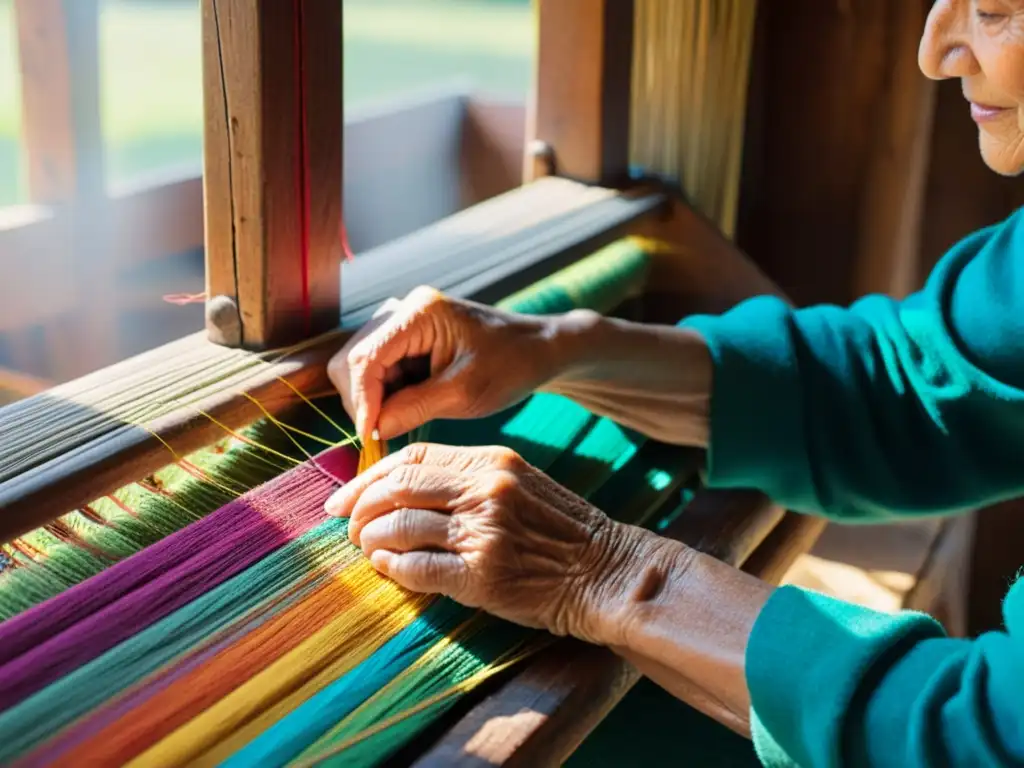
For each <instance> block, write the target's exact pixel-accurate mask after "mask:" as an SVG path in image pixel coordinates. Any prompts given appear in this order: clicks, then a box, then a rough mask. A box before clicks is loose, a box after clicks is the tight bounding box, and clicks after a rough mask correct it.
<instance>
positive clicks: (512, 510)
mask: <svg viewBox="0 0 1024 768" xmlns="http://www.w3.org/2000/svg"><path fill="white" fill-rule="evenodd" d="M327 511H328V512H329V513H331V514H334V515H338V516H351V521H350V527H349V536H350V538H351V539H352V541H353V542H354V543H355V544H356V545H357V546H360V547H361V548H362V549H363V551H364V552H365V553H366V554H367V555H368V556H369V558H370V561H371V563H372V564H373V566H374V567H375V568H376V569H377V570H378V571H379V572H381V573H382V574H384V575H386V576H389V577H390V578H392V579H394V580H395V581H396V582H398V583H399V584H400V585H402V586H403V587H405V588H407V589H410V590H412V591H415V592H429V593H440V594H444V595H447V596H449V597H451V598H452V599H454V600H455V601H457V602H459V603H462V604H463V605H467V606H470V607H474V608H482V609H484V610H485V611H487V612H489V613H492V614H494V615H496V616H499V617H501V618H504V619H507V620H509V621H513V622H516V623H518V624H522V625H525V626H528V627H535V628H543V629H546V630H548V631H550V632H552V633H554V634H557V635H573V636H575V637H579V638H581V639H583V640H589V641H591V642H602V639H601V638H598V637H597V634H598V630H597V628H596V627H595V626H593V625H594V622H595V620H596V619H595V612H594V610H593V608H594V605H595V602H596V601H600V599H601V597H600V593H601V591H602V589H603V585H604V584H605V582H606V581H607V578H608V576H609V569H613V568H614V567H615V565H616V563H617V562H619V561H621V560H622V559H623V557H624V554H623V553H624V551H625V550H624V548H625V547H627V546H628V543H627V542H626V541H624V540H623V539H624V537H623V535H622V531H621V530H619V527H618V525H617V524H616V523H613V522H612V521H611V519H610V518H608V517H607V516H606V515H605V514H604V513H602V512H601V511H600V510H598V509H596V508H595V507H593V506H591V505H590V504H588V503H587V502H586V501H584V500H583V499H581V498H579V497H577V496H575V495H574V494H572V493H570V492H569V491H568V490H566V489H565V488H562V487H561V486H559V485H558V484H557V483H555V482H554V481H553V480H551V479H550V478H549V477H547V476H546V475H544V474H543V473H542V472H540V471H539V470H537V469H535V468H534V467H531V466H530V465H529V464H527V463H526V462H525V461H524V460H523V459H522V458H520V457H519V456H518V454H516V453H515V452H513V451H511V450H509V449H507V448H451V447H447V446H438V445H423V444H420V445H413V446H410V447H408V448H405V449H403V450H401V451H399V452H398V453H395V454H392V455H391V456H389V457H387V458H385V459H384V460H382V461H381V462H379V463H378V464H376V465H375V466H373V467H372V468H370V469H368V470H367V471H365V472H364V473H363V474H361V475H359V476H358V477H356V478H355V479H354V480H352V481H351V482H350V483H348V484H347V485H346V486H345V487H344V488H342V489H341V490H339V491H338V492H337V493H336V494H335V496H333V497H332V498H331V499H330V500H329V501H328V502H327ZM622 528H624V529H628V528H630V527H629V526H622ZM633 530H639V529H633ZM625 538H626V539H628V535H627V536H625Z"/></svg>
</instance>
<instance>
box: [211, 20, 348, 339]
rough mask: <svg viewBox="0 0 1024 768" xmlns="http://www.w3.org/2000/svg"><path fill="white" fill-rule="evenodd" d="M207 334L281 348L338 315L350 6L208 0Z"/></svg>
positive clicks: (320, 328)
mask: <svg viewBox="0 0 1024 768" xmlns="http://www.w3.org/2000/svg"><path fill="white" fill-rule="evenodd" d="M202 24H203V92H204V108H205V134H204V139H205V144H204V181H203V184H204V198H205V222H206V232H205V239H206V287H207V296H208V297H209V301H208V304H207V328H208V331H209V332H210V337H211V339H212V340H214V341H216V342H218V343H223V344H228V345H232V346H245V347H247V348H253V349H266V348H273V347H280V346H283V345H287V344H289V343H293V342H295V341H298V340H300V339H303V338H306V337H309V336H312V335H315V334H317V333H321V332H323V331H326V330H329V329H331V328H333V327H335V326H336V325H337V324H338V321H339V318H340V291H341V288H340V264H341V241H340V231H341V190H342V167H341V164H342V78H341V68H342V58H341V44H342V43H341V2H340V0H263V1H261V2H255V0H203V2H202Z"/></svg>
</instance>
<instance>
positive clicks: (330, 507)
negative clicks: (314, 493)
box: [324, 488, 345, 517]
mask: <svg viewBox="0 0 1024 768" xmlns="http://www.w3.org/2000/svg"><path fill="white" fill-rule="evenodd" d="M344 502H345V489H344V488H339V489H338V490H336V491H335V492H334V493H332V494H331V496H330V498H329V499H327V501H325V502H324V512H326V513H327V514H328V515H333V516H334V517H341V515H342V507H343V504H344Z"/></svg>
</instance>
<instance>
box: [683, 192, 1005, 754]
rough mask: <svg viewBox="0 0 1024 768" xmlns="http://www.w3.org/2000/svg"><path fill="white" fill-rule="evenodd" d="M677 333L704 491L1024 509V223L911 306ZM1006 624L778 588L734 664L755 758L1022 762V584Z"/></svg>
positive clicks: (728, 322)
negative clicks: (698, 356) (1011, 502)
mask: <svg viewBox="0 0 1024 768" xmlns="http://www.w3.org/2000/svg"><path fill="white" fill-rule="evenodd" d="M687 324H688V325H690V326H692V327H694V328H695V329H697V330H698V331H699V332H700V333H701V334H702V335H703V336H704V338H705V339H706V340H707V342H708V344H709V346H710V348H711V352H712V356H713V359H714V361H715V383H714V392H713V396H712V409H711V410H712V413H711V449H710V455H709V481H710V483H711V484H713V485H715V486H718V487H754V488H759V489H761V490H763V491H764V492H765V493H767V494H769V495H770V496H772V497H773V498H774V499H776V500H777V501H779V502H780V503H782V504H784V505H786V506H787V507H788V508H790V509H793V510H797V511H801V512H807V513H811V514H820V515H826V516H828V517H829V518H833V519H836V520H841V521H844V522H860V521H864V522H878V521H880V520H894V519H898V518H908V517H915V516H921V515H929V514H943V513H945V514H948V513H954V512H960V511H964V510H968V509H971V508H974V507H979V506H982V505H986V504H989V503H991V502H995V501H999V500H1003V499H1007V498H1011V497H1015V496H1019V495H1022V494H1024V209H1022V210H1021V211H1018V212H1017V213H1016V214H1015V215H1013V216H1012V217H1011V218H1009V219H1008V220H1007V221H1005V222H1003V223H1002V224H1000V225H998V226H994V227H991V228H989V229H986V230H983V231H981V232H978V233H976V234H974V235H972V236H970V237H968V238H967V239H965V240H964V241H962V242H961V243H959V244H958V245H957V246H956V247H954V248H953V249H952V250H951V251H950V252H949V253H948V254H947V255H946V256H945V258H944V259H943V260H942V261H941V262H940V264H939V265H938V266H937V267H936V269H935V271H934V272H933V273H932V275H931V277H930V278H929V280H928V283H927V285H926V286H925V288H924V289H923V290H922V291H921V292H920V293H917V294H915V295H913V296H911V297H909V298H907V299H906V300H904V301H895V300H892V299H889V298H885V297H881V296H872V297H869V298H865V299H863V300H861V301H859V302H858V303H856V304H854V305H853V306H852V307H850V308H848V309H842V308H838V307H831V306H820V307H813V308H810V309H801V310H792V309H790V308H788V307H787V306H786V305H785V304H784V303H782V302H781V301H778V300H776V299H773V298H759V299H753V300H751V301H748V302H746V303H744V304H742V305H740V306H738V307H736V308H735V309H733V310H732V311H730V312H728V313H727V314H725V315H722V316H720V317H697V318H691V319H690V320H688V321H687ZM1019 545H1020V548H1021V560H1022V562H1024V540H1022V541H1020V542H1019ZM1003 614H1004V619H1005V631H1001V632H990V633H988V634H985V635H982V636H981V637H978V638H975V639H973V640H961V639H952V638H949V637H946V636H945V635H944V633H943V631H942V628H941V627H940V626H939V624H937V623H936V622H935V621H933V620H932V619H930V618H928V617H927V616H924V615H921V614H917V613H910V612H904V613H900V614H897V615H887V614H881V613H877V612H874V611H871V610H867V609H864V608H859V607H856V606H853V605H849V604H846V603H843V602H840V601H837V600H834V599H831V598H828V597H825V596H822V595H818V594H815V593H813V592H809V591H805V590H802V589H798V588H795V587H784V588H781V589H779V590H777V591H776V592H775V594H774V596H773V597H771V598H770V599H769V601H768V603H767V604H766V606H765V607H764V609H763V610H762V612H761V615H760V616H759V617H758V619H757V622H756V624H755V626H754V630H753V633H752V635H751V638H750V641H749V645H748V649H747V658H746V675H747V681H748V684H749V688H750V695H751V701H752V709H753V711H752V722H753V730H754V743H755V747H756V749H757V753H758V755H759V756H760V758H761V760H762V762H763V763H764V764H765V765H769V766H782V765H787V766H788V765H800V766H804V768H817V767H818V766H901V768H908V767H910V768H913V767H915V766H955V767H956V768H959V767H960V766H965V767H966V766H971V768H974V767H976V766H977V767H981V766H1002V765H1024V580H1021V581H1018V582H1017V583H1016V584H1015V585H1014V586H1013V587H1012V588H1011V589H1010V591H1009V593H1008V594H1007V596H1006V598H1005V601H1004V603H1003Z"/></svg>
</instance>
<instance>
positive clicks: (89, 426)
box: [0, 178, 666, 542]
mask: <svg viewBox="0 0 1024 768" xmlns="http://www.w3.org/2000/svg"><path fill="white" fill-rule="evenodd" d="M665 199H666V198H665V196H664V195H663V194H661V193H659V192H656V191H651V190H647V191H643V190H641V191H637V192H633V193H619V192H615V191H612V190H606V189H602V188H598V187H590V186H587V185H584V184H579V183H576V182H572V181H567V180H564V179H554V178H552V179H544V180H541V181H538V182H536V183H533V184H529V185H527V186H524V187H522V188H520V189H517V190H515V191H513V192H509V193H507V194H505V195H502V196H500V197H498V198H495V199H493V200H490V201H487V202H485V203H482V204H480V205H478V206H474V207H473V208H471V209H469V210H467V211H465V212H463V213H462V214H459V215H458V216H454V217H451V218H449V219H446V220H444V221H442V222H440V223H438V224H435V225H432V226H429V227H426V228H424V229H422V230H420V231H418V232H416V233H414V234H412V235H409V236H407V237H405V238H402V239H401V240H399V241H397V242H395V243H393V244H389V245H387V246H383V247H381V248H379V249H377V250H375V251H371V252H368V253H366V254H363V255H361V256H360V257H359V258H358V259H357V260H356V261H355V262H354V263H352V264H351V265H347V266H346V267H345V270H344V273H343V275H342V308H343V309H342V318H341V325H342V328H343V329H348V330H351V329H353V328H356V327H358V326H359V325H361V324H362V323H363V322H365V321H366V320H367V319H369V317H370V316H371V315H372V314H373V312H374V311H375V310H376V309H377V307H379V306H380V304H381V303H382V302H384V301H385V300H387V299H388V298H390V297H393V296H398V297H400V296H404V295H405V294H406V293H408V292H409V291H410V290H412V289H413V288H415V287H416V286H417V285H420V284H429V285H432V286H434V287H437V288H439V289H441V290H445V291H447V292H448V293H449V294H451V295H453V296H458V297H462V298H469V299H475V300H481V301H493V300H496V299H497V298H499V297H500V296H503V295H507V294H509V293H512V292H514V291H516V290H519V289H522V288H525V287H526V286H528V285H529V284H530V283H532V282H534V281H535V280H536V279H537V277H538V275H539V274H543V273H550V272H552V271H554V270H557V269H559V268H561V267H564V266H567V265H568V264H570V263H572V262H574V261H577V260H579V259H581V258H583V257H585V256H586V255H588V254H589V253H591V252H593V251H594V250H595V249H597V248H600V247H601V246H602V245H605V244H607V243H609V242H611V241H612V240H614V239H615V238H617V237H619V236H621V235H622V234H624V233H625V232H626V231H628V229H629V227H630V226H631V225H632V224H634V223H635V222H636V221H637V220H638V219H640V218H642V217H645V216H651V215H652V214H655V213H656V212H658V211H659V210H661V208H662V207H663V204H664V202H665ZM341 333H344V331H341V332H340V333H339V332H335V333H333V334H327V335H326V336H323V337H320V338H319V339H318V340H314V341H313V342H311V343H308V344H306V345H305V346H304V347H303V349H302V350H301V351H298V352H294V353H292V354H290V355H289V356H288V358H287V359H283V360H278V361H276V362H267V361H268V360H270V361H272V360H273V353H267V356H266V357H264V358H261V357H259V356H256V355H254V354H252V353H248V352H244V351H241V350H237V349H225V348H221V347H218V346H216V345H213V344H211V343H209V342H208V341H207V340H206V337H205V334H196V335H195V336H191V337H188V338H186V339H183V340H180V341H177V342H172V343H171V344H168V345H165V346H163V347H160V348H158V349H155V350H151V351H149V352H146V353H144V354H142V355H139V356H138V357H135V358H132V359H130V360H127V361H125V362H123V363H120V364H118V365H115V366H111V367H109V368H106V369H104V370H102V371H98V372H96V373H94V374H90V375H89V376H86V377H84V378H82V379H79V380H77V381H74V382H70V383H68V384H65V385H63V386H60V387H57V388H55V389H53V390H50V391H48V392H44V393H42V394H40V395H38V396H36V397H32V398H28V399H26V400H23V401H21V402H19V403H16V404H14V405H13V406H11V407H9V408H7V409H6V410H5V412H4V419H3V423H2V425H0V444H3V445H4V446H5V448H6V447H8V446H15V445H20V446H29V447H31V450H29V449H28V448H26V449H25V450H24V451H23V454H24V458H23V459H22V460H21V462H20V463H18V464H14V463H10V464H8V466H7V467H4V466H2V465H0V542H6V541H10V540H11V539H12V538H15V537H17V536H19V535H21V534H24V533H26V532H28V531H30V530H32V529H33V528H36V527H38V526H40V525H43V524H45V523H47V522H49V521H51V520H53V519H55V518H56V517H58V516H60V515H62V514H65V513H66V512H68V511H69V510H72V509H75V508H77V507H78V506H80V505H82V504H86V503H89V502H91V501H92V500H94V499H96V498H99V497H100V496H103V495H104V494H107V493H111V492H113V491H114V490H116V489H117V488H119V487H121V486H123V485H125V484H127V483H130V482H132V481H134V480H136V479H138V478H140V477H144V476H146V475H147V474H149V473H151V472H154V471H156V470H157V469H159V468H160V467H162V466H163V465H164V464H166V463H167V461H168V458H169V456H168V452H167V446H166V445H164V443H163V442H161V440H163V441H166V442H167V443H168V444H170V445H171V446H172V447H173V448H174V449H175V451H177V452H178V453H179V454H184V453H187V452H189V451H192V450H195V449H197V448H199V447H201V446H203V445H205V444H207V443H209V442H211V441H212V440H214V439H215V438H216V437H218V436H220V435H222V434H223V432H222V430H221V427H220V426H218V425H217V424H215V423H214V422H212V421H210V420H209V419H208V418H207V417H206V416H204V415H203V414H204V413H206V414H209V415H211V416H213V417H215V418H216V419H217V420H218V421H220V422H221V423H222V424H224V425H225V426H227V427H229V428H232V429H235V428H238V427H241V426H243V425H244V424H246V423H248V422H250V421H252V420H253V419H255V418H258V417H259V416H260V415H261V412H260V410H259V408H258V406H256V405H255V404H254V403H253V402H252V401H250V400H249V399H248V398H246V397H245V396H244V394H243V393H246V394H250V395H252V396H254V397H256V398H257V399H258V400H260V402H261V404H262V405H263V406H264V407H266V408H267V409H268V410H270V411H271V412H273V413H276V412H280V411H281V410H283V409H284V408H286V407H288V406H290V405H294V404H295V403H296V402H297V398H296V396H295V394H294V392H293V391H292V390H291V389H290V388H289V386H288V384H290V385H292V386H294V387H295V388H297V389H298V390H300V391H301V392H302V393H303V394H304V395H307V396H317V395H322V394H325V393H327V392H328V391H330V382H329V381H328V380H327V377H326V370H325V364H326V361H327V360H328V358H329V357H330V355H331V354H332V353H333V352H334V351H336V350H337V349H338V347H339V346H340V344H341V341H342V339H343V336H342V335H340V334H341ZM211 372H213V373H211ZM217 372H222V373H223V376H221V375H220V374H219V373H217ZM282 379H283V380H285V381H287V382H288V384H285V383H284V382H283V381H282ZM133 387H134V388H135V391H140V390H142V389H145V388H148V389H149V390H151V391H150V392H149V393H148V394H146V395H145V396H144V397H136V396H135V394H134V392H133ZM133 398H134V399H133ZM115 400H116V401H118V402H119V403H120V405H119V407H118V408H117V409H111V408H110V407H109V403H110V402H112V401H115ZM68 409H70V410H71V411H76V413H73V414H72V416H71V417H70V418H71V421H68V420H67V419H58V418H50V419H47V415H48V414H56V413H59V412H60V411H61V410H63V411H64V413H65V414H67V413H68V412H69V410H68ZM140 424H144V425H145V428H143V427H142V426H140ZM154 433H155V435H158V436H159V439H158V438H157V437H156V436H154Z"/></svg>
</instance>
